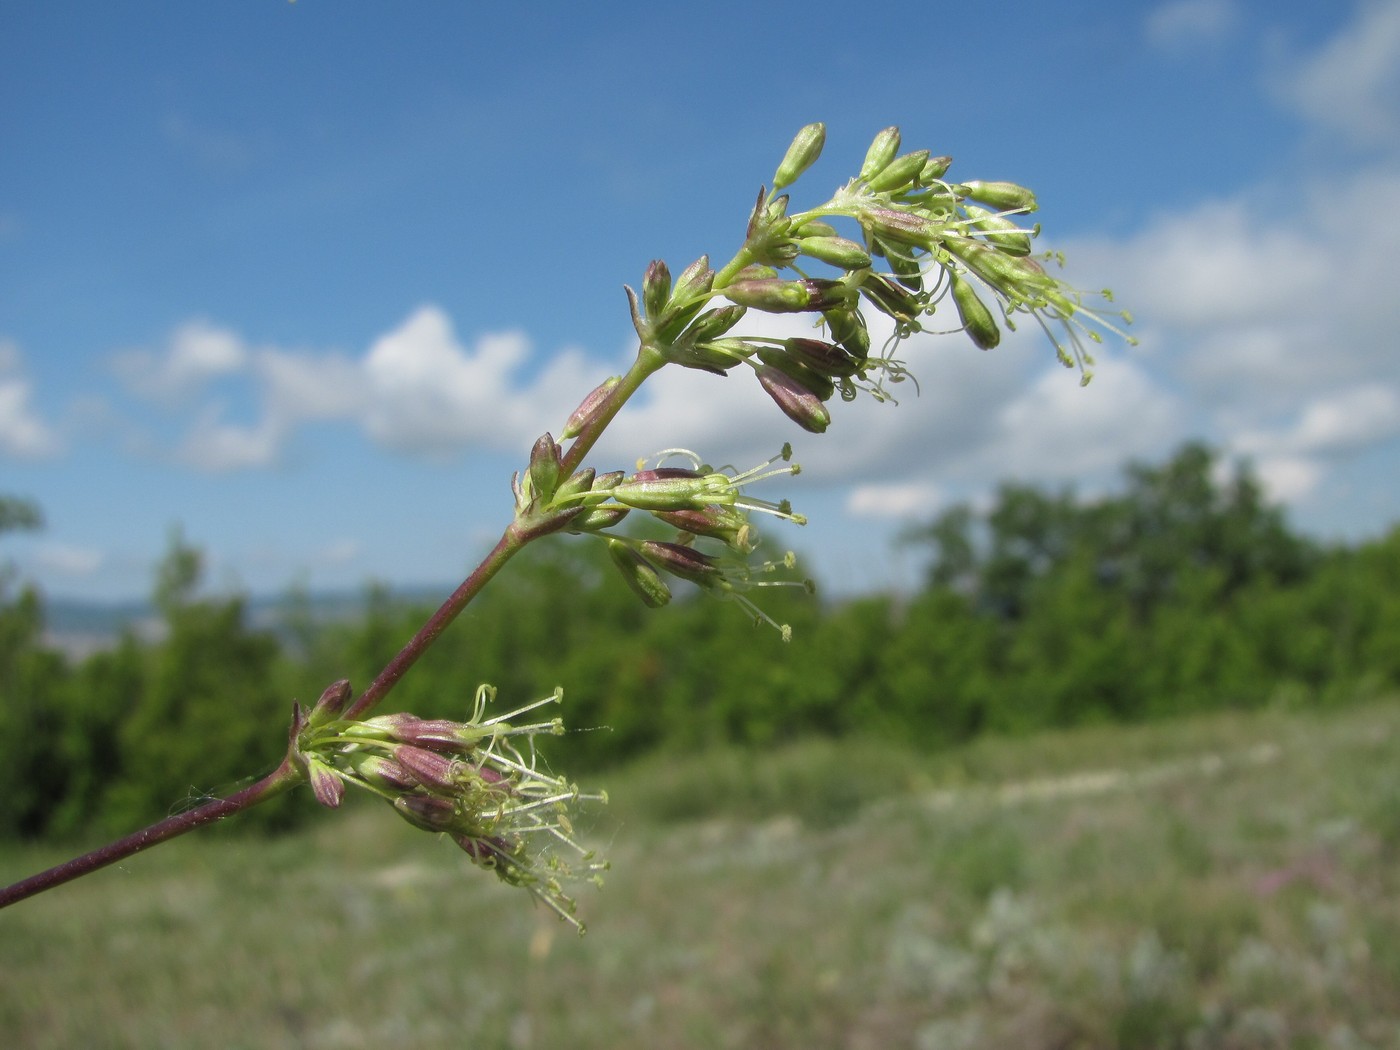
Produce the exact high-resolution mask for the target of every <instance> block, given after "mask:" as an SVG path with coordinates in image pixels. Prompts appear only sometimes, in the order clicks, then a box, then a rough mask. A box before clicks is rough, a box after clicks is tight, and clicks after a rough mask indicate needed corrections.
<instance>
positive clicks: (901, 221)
mask: <svg viewBox="0 0 1400 1050" xmlns="http://www.w3.org/2000/svg"><path fill="white" fill-rule="evenodd" d="M857 218H859V219H860V224H861V225H862V226H864V227H865V229H866V230H867V231H868V232H869V233H870V235H871V236H873V237H878V238H880V239H882V240H886V241H891V242H893V243H895V244H909V245H913V246H914V247H916V248H931V247H933V244H934V242H935V241H936V240H938V238H939V237H940V236H941V235H942V234H943V232H944V226H943V224H942V223H939V222H934V221H933V220H932V219H928V218H925V217H924V216H922V215H916V214H914V213H913V212H908V211H893V210H891V209H889V208H867V209H865V210H864V211H862V212H861V213H860V215H859V216H857Z"/></svg>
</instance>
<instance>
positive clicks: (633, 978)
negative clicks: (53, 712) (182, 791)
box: [0, 703, 1400, 1050]
mask: <svg viewBox="0 0 1400 1050" xmlns="http://www.w3.org/2000/svg"><path fill="white" fill-rule="evenodd" d="M1397 759H1400V706H1397V705H1396V704H1393V703H1392V704H1387V705H1378V706H1370V707H1366V708H1355V709H1349V710H1345V711H1338V712H1333V713H1330V714H1329V715H1328V716H1326V717H1315V716H1303V715H1296V714H1294V715H1285V714H1263V715H1253V716H1230V717H1216V718H1211V719H1201V720H1191V721H1183V722H1179V723H1171V724H1163V725H1157V726H1150V727H1145V728H1136V729H1115V728H1097V729H1093V730H1086V731H1083V732H1078V733H1065V734H1056V735H1054V736H1043V737H1036V738H1030V739H1026V740H1018V741H987V742H984V743H981V744H978V745H976V746H974V747H972V748H968V749H965V750H962V751H959V752H953V753H948V754H946V755H942V756H939V757H937V758H935V759H923V758H918V757H916V756H914V755H913V754H911V753H906V752H902V751H898V750H890V749H888V748H879V747H876V746H874V745H869V744H866V745H857V744H849V745H839V746H838V745H834V744H827V745H818V744H810V745H804V746H800V747H796V748H793V749H790V750H789V751H787V752H783V753H780V754H778V755H746V754H741V753H736V752H729V753H725V754H722V755H712V756H706V757H705V758H703V759H701V758H691V759H675V758H672V759H668V760H666V761H657V762H654V763H650V764H648V765H646V766H645V767H639V768H637V769H635V770H631V771H626V772H623V773H620V774H618V775H617V776H615V777H609V778H607V787H608V788H609V790H610V792H611V793H612V795H613V797H614V800H615V802H614V805H613V806H612V807H611V811H610V812H608V813H607V814H606V817H605V819H604V820H602V821H600V824H599V827H598V828H597V829H595V836H596V837H599V838H600V839H607V840H610V841H611V845H610V846H609V847H608V852H609V854H610V855H611V857H612V859H613V861H614V872H613V873H612V875H611V877H610V879H609V881H608V885H607V886H606V888H605V889H604V890H603V891H602V892H601V893H596V894H595V893H593V892H592V891H588V892H586V893H585V894H584V895H583V898H582V907H583V911H584V912H585V913H586V917H587V918H588V920H589V923H590V927H591V932H590V933H589V935H588V936H587V937H586V938H583V939H582V940H580V939H578V938H577V937H575V936H573V935H572V934H571V933H570V931H569V930H568V928H567V927H565V926H563V925H561V924H559V923H557V922H555V921H554V920H552V919H551V918H550V917H549V916H547V915H546V914H545V913H544V912H543V911H542V910H539V909H532V908H531V907H530V906H529V903H528V900H527V899H525V898H524V897H523V896H521V895H519V894H518V893H517V892H515V891H511V890H509V889H508V888H506V887H503V886H500V885H498V884H496V882H495V880H493V879H492V878H491V877H490V876H489V875H485V874H483V873H481V872H479V871H477V870H475V869H472V868H470V866H469V865H467V864H466V863H465V861H464V859H463V858H462V856H461V855H460V854H459V853H457V852H456V851H455V850H454V849H453V848H452V847H450V846H448V845H447V844H445V843H442V842H434V841H432V840H430V839H428V838H427V837H426V836H422V835H420V834H415V833H412V832H409V831H408V830H407V829H406V828H401V827H400V826H399V822H397V821H395V820H393V819H392V818H391V817H390V816H389V815H388V814H385V813H381V812H378V811H374V810H364V809H357V810H356V811H354V812H348V813H343V814H338V815H332V816H327V817H326V819H324V820H321V821H319V822H317V824H316V826H315V830H314V831H312V832H309V833H307V834H304V835H301V836H296V837H291V838H286V839H281V840H274V841H272V842H264V841H260V840H256V839H247V838H240V837H235V836H226V835H218V834H215V835H206V836H205V837H204V838H202V839H201V838H199V837H198V836H196V837H193V838H191V839H187V840H185V841H183V842H180V843H176V844H172V845H171V846H167V847H163V848H162V849H160V850H157V851H154V852H153V853H151V854H150V855H148V856H145V857H141V858H137V859H135V860H133V861H132V862H130V863H128V864H127V865H125V866H124V867H123V868H121V869H118V870H111V871H108V872H104V873H102V874H99V875H97V876H95V877H93V878H90V879H88V880H86V881H85V882H83V883H80V884H77V885H74V886H70V887H67V888H64V889H61V890H58V891H56V892H54V893H52V894H49V895H48V896H46V897H43V898H38V899H35V900H33V901H29V902H25V903H23V904H20V905H18V906H16V907H15V908H13V909H12V910H9V911H7V912H5V913H3V914H0V1032H4V1033H6V1036H5V1039H4V1041H5V1043H6V1044H7V1045H12V1046H24V1047H32V1048H35V1050H38V1048H46V1047H76V1046H83V1047H141V1048H151V1047H180V1048H190V1047H219V1048H236V1047H249V1048H252V1047H259V1048H262V1047H310V1048H317V1047H324V1048H332V1047H334V1048H352V1047H380V1046H384V1045H386V1044H387V1045H405V1046H415V1047H463V1046H490V1047H497V1046H499V1047H518V1048H527V1047H556V1046H557V1047H564V1046H567V1047H571V1048H573V1047H609V1048H615V1047H633V1046H635V1047H775V1048H784V1047H804V1048H806V1047H851V1048H872V1050H874V1048H884V1047H915V1048H922V1047H927V1048H938V1050H943V1048H947V1050H957V1048H960V1047H977V1048H979V1050H980V1048H999V1047H1007V1048H1010V1047H1016V1048H1018V1050H1021V1048H1028V1050H1038V1048H1045V1050H1050V1048H1076V1047H1082V1048H1099V1047H1102V1048H1109V1047H1181V1048H1210V1047H1221V1048H1255V1047H1258V1048H1271V1047H1279V1048H1283V1047H1289V1048H1292V1047H1319V1048H1324V1047H1325V1048H1336V1050H1342V1048H1348V1050H1349V1048H1361V1047H1376V1048H1381V1047H1400V874H1397V870H1398V866H1397V861H1400V761H1397ZM44 859H46V858H44V857H41V856H39V855H38V853H37V852H36V851H19V852H16V851H12V852H11V853H10V854H8V855H6V856H4V857H3V858H0V874H3V875H16V876H17V875H20V874H24V873H27V869H29V868H32V867H33V866H34V865H35V864H37V863H40V862H42V861H43V860H44Z"/></svg>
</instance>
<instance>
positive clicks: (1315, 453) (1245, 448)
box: [1230, 383, 1400, 501]
mask: <svg viewBox="0 0 1400 1050" xmlns="http://www.w3.org/2000/svg"><path fill="white" fill-rule="evenodd" d="M1295 416H1296V418H1295V421H1294V422H1293V423H1292V424H1291V425H1289V426H1284V427H1275V428H1259V429H1248V430H1243V431H1241V432H1240V433H1238V434H1236V435H1234V437H1233V438H1232V439H1231V441H1230V448H1231V451H1232V452H1234V453H1236V454H1239V455H1244V456H1248V457H1250V459H1252V460H1253V461H1254V463H1255V464H1256V466H1257V469H1258V472H1259V475H1260V478H1261V479H1262V480H1263V482H1264V485H1265V488H1266V490H1267V491H1268V492H1269V494H1270V495H1271V496H1273V497H1274V498H1276V499H1282V500H1288V501H1297V500H1301V499H1303V498H1305V497H1306V496H1308V495H1309V494H1311V493H1312V492H1313V491H1314V490H1315V489H1316V488H1317V486H1318V485H1319V484H1320V483H1321V481H1322V479H1323V478H1324V477H1325V475H1326V473H1327V470H1328V468H1329V467H1330V466H1331V464H1332V463H1333V462H1334V461H1335V460H1336V459H1337V458H1339V457H1341V456H1343V455H1345V454H1347V453H1350V452H1354V451H1356V450H1360V449H1365V448H1369V447H1371V446H1374V445H1377V444H1380V443H1382V442H1385V441H1389V440H1391V439H1393V438H1394V437H1396V435H1398V434H1400V392H1397V389H1396V388H1395V387H1392V386H1386V385H1384V384H1381V383H1367V384H1363V385H1360V386H1355V387H1351V388H1348V389H1344V390H1339V391H1335V392H1332V393H1328V394H1324V395H1322V396H1320V397H1317V398H1314V399H1312V400H1310V401H1308V402H1306V403H1305V404H1303V405H1302V406H1301V408H1300V409H1299V410H1298V411H1297V412H1296V413H1295Z"/></svg>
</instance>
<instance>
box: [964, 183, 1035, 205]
mask: <svg viewBox="0 0 1400 1050" xmlns="http://www.w3.org/2000/svg"><path fill="white" fill-rule="evenodd" d="M956 188H957V191H958V193H959V194H961V195H962V196H964V197H971V198H972V199H973V200H975V201H977V202H978V203H980V204H986V205H988V206H989V207H992V208H995V209H996V210H997V211H1035V210H1036V208H1037V207H1038V206H1039V205H1037V204H1036V202H1035V194H1034V193H1032V192H1031V191H1030V190H1028V189H1026V187H1024V186H1018V185H1016V183H1014V182H983V181H981V180H980V179H973V180H972V181H971V182H964V183H962V184H961V185H960V186H958V187H956Z"/></svg>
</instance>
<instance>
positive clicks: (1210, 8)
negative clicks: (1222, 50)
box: [1146, 0, 1239, 52]
mask: <svg viewBox="0 0 1400 1050" xmlns="http://www.w3.org/2000/svg"><path fill="white" fill-rule="evenodd" d="M1238 20H1239V11H1238V9H1237V8H1236V5H1235V4H1234V3H1233V2H1232V0H1176V2H1174V3H1167V4H1162V5H1161V6H1159V7H1157V8H1155V9H1154V10H1153V11H1152V12H1151V13H1150V14H1149V15H1148V16H1147V24H1146V33H1147V42H1148V43H1149V44H1151V45H1152V46H1153V47H1155V48H1157V49H1159V50H1163V51H1174V52H1175V51H1184V50H1186V49H1188V48H1194V47H1199V46H1201V45H1202V44H1206V45H1213V44H1219V43H1220V42H1222V41H1223V40H1225V38H1226V37H1228V36H1229V35H1230V33H1231V32H1232V31H1233V30H1234V28H1235V24H1236V22H1238Z"/></svg>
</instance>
